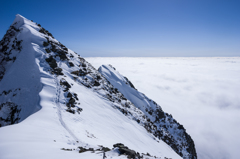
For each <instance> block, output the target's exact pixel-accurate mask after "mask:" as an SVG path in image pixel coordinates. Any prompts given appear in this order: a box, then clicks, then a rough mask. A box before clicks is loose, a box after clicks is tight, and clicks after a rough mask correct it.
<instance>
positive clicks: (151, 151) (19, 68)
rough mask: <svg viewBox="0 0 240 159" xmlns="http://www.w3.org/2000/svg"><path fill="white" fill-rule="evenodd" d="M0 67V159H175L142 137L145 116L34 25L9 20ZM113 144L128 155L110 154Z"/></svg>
mask: <svg viewBox="0 0 240 159" xmlns="http://www.w3.org/2000/svg"><path fill="white" fill-rule="evenodd" d="M0 61H1V62H0V80H1V81H0V124H1V125H0V126H1V128H0V134H1V135H0V141H1V142H0V154H1V157H2V158H4V159H15V158H25V159H28V158H57V157H58V158H66V157H71V158H94V159H96V158H103V154H104V153H106V156H107V157H112V158H127V156H125V155H120V156H119V154H121V150H122V149H124V151H126V152H125V153H124V154H126V155H128V156H129V154H127V152H128V153H131V154H130V156H134V157H132V158H140V156H142V157H143V158H154V157H153V156H157V157H158V158H164V157H167V158H174V159H178V158H181V157H180V156H179V155H178V154H176V153H175V152H174V151H173V150H172V149H171V148H170V147H169V146H168V145H167V144H166V143H165V142H162V141H161V140H159V138H158V137H156V135H154V133H153V132H152V131H149V129H150V127H151V129H152V128H153V127H154V124H152V122H150V121H149V118H148V116H146V115H145V113H146V112H145V111H143V110H142V109H141V108H140V107H136V106H135V104H134V103H132V102H131V100H129V99H128V98H126V97H125V95H124V94H122V93H121V91H119V90H118V89H117V88H116V87H114V86H113V85H112V84H111V83H110V82H109V81H108V80H107V79H106V78H105V77H104V76H103V75H102V74H101V73H100V72H98V71H97V70H96V69H95V68H93V67H92V65H91V64H90V63H88V62H87V61H86V60H85V59H84V58H82V57H80V56H79V55H78V54H76V53H75V52H73V51H72V50H70V49H68V48H67V47H65V46H64V45H63V44H61V43H60V42H59V41H57V40H56V39H55V38H54V37H53V36H52V34H51V33H49V32H48V31H47V30H46V29H44V28H43V27H41V25H40V24H36V23H34V22H32V21H30V20H28V19H26V18H24V17H22V16H21V15H17V16H16V18H15V20H14V22H13V24H12V25H11V26H10V28H9V30H8V31H7V33H6V35H5V36H4V38H3V40H2V41H1V42H0ZM128 84H130V81H128ZM130 85H132V84H130ZM132 86H133V85H132ZM16 123H18V124H16ZM12 124H15V125H12ZM7 125H11V126H7ZM16 132H18V133H17V134H16ZM116 143H123V144H124V145H125V146H127V147H129V149H131V150H128V148H127V150H126V148H121V147H115V148H114V149H112V150H111V148H112V146H113V145H114V144H116ZM19 147H21V148H19ZM108 149H109V150H110V151H109V150H108ZM29 150H31V151H29ZM66 150H67V151H70V152H66ZM106 150H107V151H106ZM132 150H134V151H132ZM89 151H90V152H93V153H90V152H89ZM175 151H176V150H175ZM42 152H44V154H43V153H42ZM136 152H139V153H136ZM176 152H177V151H176ZM146 154H148V155H146ZM184 155H185V156H184V158H190V155H189V154H184ZM188 155H189V156H188Z"/></svg>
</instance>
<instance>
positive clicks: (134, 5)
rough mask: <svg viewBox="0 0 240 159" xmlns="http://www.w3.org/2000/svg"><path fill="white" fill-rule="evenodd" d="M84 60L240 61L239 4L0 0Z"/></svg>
mask: <svg viewBox="0 0 240 159" xmlns="http://www.w3.org/2000/svg"><path fill="white" fill-rule="evenodd" d="M16 14H21V15H22V16H24V17H26V18H28V19H30V20H33V21H34V22H37V23H40V24H41V25H42V26H43V27H44V28H45V29H47V30H49V32H51V33H52V34H53V36H54V37H55V38H56V39H57V40H59V41H60V42H61V43H63V44H64V45H66V46H67V47H68V48H70V49H72V50H74V51H75V52H77V53H79V54H80V55H81V56H83V57H95V56H96V57H104V56H108V57H110V56H119V57H121V56H130V57H136V56H137V57H138V56H151V57H154V56H160V57H161V56H165V57H170V56H176V57H179V56H191V57H193V56H205V57H209V56H210V57H211V56H240V1H239V0H224V1H223V0H145V1H143V0H49V1H46V0H41V1H36V0H21V1H20V0H16V1H12V0H1V4H0V38H2V37H3V36H4V34H5V33H6V30H7V29H8V27H9V26H10V24H11V23H12V22H13V20H14V18H15V15H16Z"/></svg>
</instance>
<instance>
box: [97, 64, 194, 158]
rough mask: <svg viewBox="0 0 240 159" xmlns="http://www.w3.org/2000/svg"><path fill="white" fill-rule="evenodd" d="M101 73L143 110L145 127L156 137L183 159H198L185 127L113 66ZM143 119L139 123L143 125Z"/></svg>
mask: <svg viewBox="0 0 240 159" xmlns="http://www.w3.org/2000/svg"><path fill="white" fill-rule="evenodd" d="M98 70H99V72H100V73H101V74H102V75H103V76H104V77H105V78H106V79H107V80H108V81H109V82H110V83H111V84H112V85H113V86H114V87H115V88H117V89H118V90H119V91H120V92H121V93H122V94H123V95H124V97H126V98H127V99H128V100H129V101H131V102H132V103H133V104H134V106H136V107H137V108H138V109H139V110H141V111H142V112H143V114H144V116H143V117H144V118H146V119H147V121H148V122H145V123H144V124H143V126H144V127H145V128H146V129H147V130H148V131H149V132H150V133H152V134H154V136H156V137H157V138H159V139H161V140H163V141H164V142H166V143H167V144H168V145H170V146H171V147H172V149H173V150H174V151H176V152H177V153H178V154H179V155H180V156H182V157H183V158H191V159H195V158H197V155H196V150H195V146H194V142H193V140H192V138H191V137H190V135H189V134H187V132H186V130H185V129H184V127H183V126H182V125H181V124H179V123H178V122H177V121H176V120H175V119H173V117H172V116H171V115H169V114H168V113H165V112H163V111H162V109H161V107H160V106H159V105H158V104H157V103H155V102H154V101H152V100H151V99H149V98H148V97H147V96H145V95H144V94H143V93H141V92H139V91H137V90H136V88H135V87H134V86H133V84H132V83H131V82H130V81H129V80H128V79H127V78H126V77H124V76H122V75H121V74H120V73H119V72H117V71H116V69H115V68H114V67H112V66H111V65H108V66H107V65H102V66H101V67H100V68H99V69H98ZM140 121H141V119H140V120H139V121H138V122H139V123H140V124H141V122H140Z"/></svg>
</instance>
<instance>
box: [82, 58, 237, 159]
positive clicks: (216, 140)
mask: <svg viewBox="0 0 240 159" xmlns="http://www.w3.org/2000/svg"><path fill="white" fill-rule="evenodd" d="M86 60H88V61H89V62H90V63H91V64H92V65H93V66H94V67H96V68H98V67H100V66H101V65H102V64H105V65H108V64H111V65H112V66H114V67H115V68H116V69H117V71H118V72H120V73H121V74H122V75H124V76H126V77H128V79H129V80H130V81H131V82H132V83H133V84H134V86H135V87H136V88H137V89H138V90H139V91H140V92H144V93H145V95H147V96H148V97H149V98H151V99H153V100H154V101H156V102H157V103H159V104H160V105H161V107H162V109H163V110H164V111H166V112H170V113H171V114H172V115H173V117H174V118H175V119H176V120H177V121H179V122H180V123H182V124H183V125H184V127H185V128H186V130H187V131H188V133H189V134H190V135H191V136H192V138H193V140H194V141H195V145H196V150H197V154H198V158H199V159H216V158H218V159H226V158H227V159H238V158H239V156H240V152H239V150H238V149H239V147H240V139H239V137H238V136H239V134H240V84H239V83H240V58H239V57H220V58H218V57H213V58H204V57H198V58H195V57H188V58H185V57H175V58H174V57H171V58H167V57H166V58H165V57H161V58H160V57H159V58H124V57H119V58H86Z"/></svg>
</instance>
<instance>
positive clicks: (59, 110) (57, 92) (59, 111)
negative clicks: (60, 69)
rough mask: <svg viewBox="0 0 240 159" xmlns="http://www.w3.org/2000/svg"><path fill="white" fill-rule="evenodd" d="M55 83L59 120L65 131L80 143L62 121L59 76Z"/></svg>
mask: <svg viewBox="0 0 240 159" xmlns="http://www.w3.org/2000/svg"><path fill="white" fill-rule="evenodd" d="M55 83H56V86H57V88H56V89H57V91H56V100H55V103H56V107H57V111H58V113H57V114H58V118H59V121H60V123H61V125H62V126H63V127H64V129H66V130H67V132H68V133H69V134H70V135H71V137H72V138H73V139H74V140H75V142H76V141H79V140H78V138H77V137H76V136H75V135H74V133H73V132H72V131H71V130H70V129H69V128H68V127H67V125H66V124H65V122H64V121H63V119H62V113H61V106H60V103H59V98H60V85H59V82H58V78H57V76H56V77H55Z"/></svg>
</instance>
